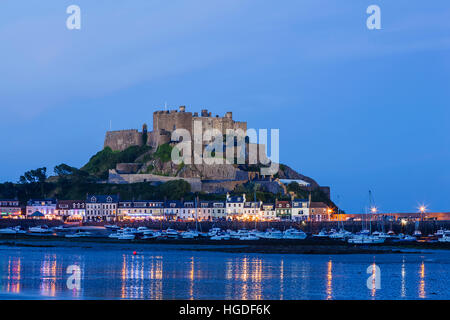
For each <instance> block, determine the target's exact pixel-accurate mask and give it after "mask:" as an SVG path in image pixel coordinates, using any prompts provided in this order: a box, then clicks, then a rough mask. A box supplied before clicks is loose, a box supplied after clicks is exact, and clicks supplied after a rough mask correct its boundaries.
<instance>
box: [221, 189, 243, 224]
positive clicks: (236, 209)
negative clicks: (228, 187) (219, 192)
mask: <svg viewBox="0 0 450 320" xmlns="http://www.w3.org/2000/svg"><path fill="white" fill-rule="evenodd" d="M245 201H246V199H245V194H243V195H242V196H237V197H231V196H230V195H229V194H228V193H227V207H226V210H227V217H228V218H230V219H234V218H238V217H241V216H242V215H243V214H244V203H245Z"/></svg>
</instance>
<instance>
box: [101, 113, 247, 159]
mask: <svg viewBox="0 0 450 320" xmlns="http://www.w3.org/2000/svg"><path fill="white" fill-rule="evenodd" d="M194 121H201V123H202V131H203V132H205V130H208V129H218V130H220V131H221V132H223V134H225V133H226V130H227V129H234V130H237V129H242V130H243V131H244V132H245V131H246V130H247V122H241V121H234V120H233V115H232V113H231V112H227V113H226V114H225V116H224V117H219V116H214V117H213V116H212V114H211V112H208V111H207V110H202V112H201V113H200V115H199V114H198V113H197V112H195V113H194V114H192V112H186V109H185V107H184V106H181V107H180V108H179V110H170V111H155V112H154V113H153V131H150V132H148V140H147V144H148V145H150V146H152V147H153V148H154V149H156V148H157V147H158V146H159V145H162V144H165V143H168V142H170V141H171V135H172V132H173V131H174V130H176V129H186V130H187V131H189V132H190V134H191V137H192V134H193V127H194ZM135 145H142V132H139V131H138V130H120V131H108V132H107V133H106V137H105V143H104V147H110V148H111V149H113V150H118V151H123V150H125V149H126V148H128V147H130V146H135Z"/></svg>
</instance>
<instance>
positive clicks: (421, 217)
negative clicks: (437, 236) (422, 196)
mask: <svg viewBox="0 0 450 320" xmlns="http://www.w3.org/2000/svg"><path fill="white" fill-rule="evenodd" d="M419 211H420V219H421V220H422V221H423V218H424V213H425V211H427V207H425V206H424V205H422V206H420V207H419Z"/></svg>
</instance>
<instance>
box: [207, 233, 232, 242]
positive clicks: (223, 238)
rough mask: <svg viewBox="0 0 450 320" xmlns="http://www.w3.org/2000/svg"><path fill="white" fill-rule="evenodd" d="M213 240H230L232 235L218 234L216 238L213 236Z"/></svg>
mask: <svg viewBox="0 0 450 320" xmlns="http://www.w3.org/2000/svg"><path fill="white" fill-rule="evenodd" d="M210 239H211V240H216V241H217V240H230V235H229V234H227V233H222V234H220V233H219V234H216V235H215V236H212V237H211V238H210Z"/></svg>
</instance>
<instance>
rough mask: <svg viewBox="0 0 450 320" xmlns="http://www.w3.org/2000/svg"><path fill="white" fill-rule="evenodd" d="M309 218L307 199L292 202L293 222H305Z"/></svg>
mask: <svg viewBox="0 0 450 320" xmlns="http://www.w3.org/2000/svg"><path fill="white" fill-rule="evenodd" d="M308 217H309V201H308V200H306V199H294V200H292V220H295V221H304V220H308Z"/></svg>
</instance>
